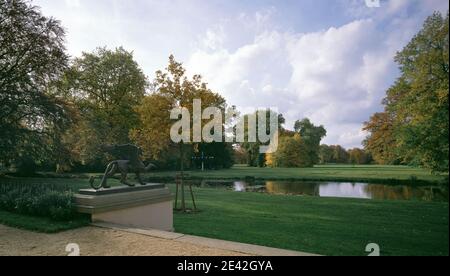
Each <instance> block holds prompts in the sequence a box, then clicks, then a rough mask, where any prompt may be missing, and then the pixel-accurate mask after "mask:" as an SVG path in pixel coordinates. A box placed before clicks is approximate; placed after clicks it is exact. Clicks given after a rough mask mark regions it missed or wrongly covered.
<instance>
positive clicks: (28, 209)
mask: <svg viewBox="0 0 450 276" xmlns="http://www.w3.org/2000/svg"><path fill="white" fill-rule="evenodd" d="M72 195H73V193H72V191H71V190H70V188H69V187H68V186H67V185H55V184H45V183H38V182H37V183H27V184H24V183H20V182H19V181H11V180H10V181H4V180H2V181H1V182H0V210H5V211H9V212H14V213H19V214H23V215H31V216H40V217H48V218H51V219H54V220H60V221H62V220H71V219H73V218H74V217H75V216H76V215H77V212H76V210H75V206H74V204H73V202H72Z"/></svg>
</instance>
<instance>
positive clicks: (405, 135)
mask: <svg viewBox="0 0 450 276" xmlns="http://www.w3.org/2000/svg"><path fill="white" fill-rule="evenodd" d="M448 21H449V15H448V13H447V16H446V18H443V16H442V15H441V14H440V13H434V14H433V15H432V16H430V17H429V18H428V19H427V20H426V21H425V23H424V25H423V28H422V30H420V31H419V33H418V34H417V35H416V36H415V37H414V38H413V39H412V40H411V42H410V43H409V44H408V45H407V46H406V47H405V48H404V49H403V50H402V51H401V52H399V53H397V55H396V58H395V61H396V62H397V63H398V64H399V66H400V72H401V76H400V77H399V78H398V80H397V81H396V83H395V84H394V85H393V86H392V87H391V88H390V89H389V90H388V91H387V96H386V98H385V99H384V102H383V103H384V105H385V111H384V112H383V113H377V114H375V115H374V116H372V118H371V120H370V121H369V122H368V123H366V125H365V129H366V130H368V131H369V132H370V135H369V137H368V138H367V140H366V149H368V150H369V151H370V152H371V153H372V154H373V156H374V159H375V160H376V161H377V162H379V163H392V162H394V161H396V160H397V159H398V160H399V161H401V162H403V163H407V164H415V165H421V166H423V167H425V168H429V169H431V170H434V171H448V166H449V163H448V156H449V144H448V134H449V113H448V106H449V102H448V91H449V87H448V85H449V52H448V46H449V37H448Z"/></svg>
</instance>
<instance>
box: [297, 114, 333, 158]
mask: <svg viewBox="0 0 450 276" xmlns="http://www.w3.org/2000/svg"><path fill="white" fill-rule="evenodd" d="M294 130H295V132H297V133H299V134H300V137H301V138H302V140H303V141H304V143H305V146H306V151H307V154H306V155H305V156H304V157H302V158H303V159H306V158H308V159H309V160H304V161H303V162H304V163H305V164H310V165H311V166H312V165H315V164H318V163H319V151H320V141H322V139H323V138H324V137H325V136H326V135H327V131H326V130H325V128H324V127H323V126H315V125H314V124H312V123H311V121H310V120H309V119H308V118H305V119H303V120H301V121H296V122H295V125H294Z"/></svg>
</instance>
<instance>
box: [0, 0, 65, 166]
mask: <svg viewBox="0 0 450 276" xmlns="http://www.w3.org/2000/svg"><path fill="white" fill-rule="evenodd" d="M64 37H65V34H64V30H63V28H62V27H61V26H60V23H59V22H58V21H57V20H55V19H53V18H47V17H45V16H43V15H42V14H41V12H40V10H39V8H37V7H34V6H31V5H30V4H29V2H28V1H22V0H16V1H5V0H1V1H0V106H1V108H0V129H1V131H0V162H3V163H10V162H14V161H17V159H21V158H25V157H26V159H32V160H35V161H39V159H41V158H42V157H43V156H46V155H47V154H48V153H49V151H51V148H50V147H49V146H48V145H51V144H52V143H53V142H54V141H53V140H54V139H53V138H54V137H55V136H54V133H55V132H61V131H62V130H63V129H64V128H66V127H67V126H68V125H69V124H70V122H71V118H70V114H71V111H70V107H69V106H68V105H67V103H66V102H65V100H64V99H63V98H62V97H61V95H59V91H57V90H52V89H50V87H51V86H52V83H53V82H55V81H56V80H57V79H59V78H60V76H61V75H62V74H63V72H64V71H65V69H66V68H67V62H68V57H67V55H66V53H65V46H64V39H65V38H64Z"/></svg>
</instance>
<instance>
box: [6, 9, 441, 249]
mask: <svg viewBox="0 0 450 276" xmlns="http://www.w3.org/2000/svg"><path fill="white" fill-rule="evenodd" d="M0 14H1V18H0V24H1V25H0V26H1V29H0V33H1V37H0V45H1V48H0V49H1V50H0V57H1V60H0V68H1V71H0V83H1V86H0V101H1V102H2V108H1V111H0V112H1V113H0V129H1V133H0V154H1V155H0V224H1V225H3V226H2V227H8V229H13V230H8V233H11V231H12V232H14V229H17V231H26V233H45V234H48V235H54V236H55V237H56V236H57V235H60V234H61V233H71V232H70V231H81V232H82V231H84V230H83V229H91V228H90V227H93V226H90V225H91V217H90V216H89V215H87V214H82V213H79V212H78V211H77V206H76V204H75V202H74V196H75V194H77V193H78V191H79V190H83V189H89V188H91V186H92V184H90V179H91V180H94V179H95V181H97V182H99V179H101V178H102V177H103V176H104V175H105V174H108V169H107V170H106V172H105V168H106V167H107V165H108V164H113V163H110V162H112V161H113V162H115V160H121V158H122V159H123V157H121V156H119V155H120V153H119V154H118V153H117V152H114V151H108V150H104V149H105V148H108V147H111V146H108V147H107V145H135V146H136V148H139V150H140V157H139V158H142V161H143V164H144V165H143V166H144V167H147V168H149V169H148V170H147V169H145V170H142V171H140V172H141V174H140V175H139V176H140V178H142V179H143V180H144V182H146V183H163V184H165V186H167V187H168V189H169V190H170V192H171V193H172V194H174V195H175V194H176V199H175V200H174V201H173V207H174V208H173V228H174V231H175V232H177V233H183V234H187V235H194V236H200V237H206V238H213V239H219V240H225V241H232V242H240V243H245V244H252V245H260V246H266V247H272V248H279V249H286V250H293V251H299V252H308V253H313V254H319V255H329V256H367V255H368V254H369V253H370V252H367V251H366V246H367V245H368V244H371V243H375V244H377V245H378V246H379V247H380V251H381V252H380V253H381V255H384V256H416V255H426V256H448V233H449V232H448V218H449V207H448V183H449V180H448V166H449V165H448V154H449V153H448V151H449V146H448V125H449V124H448V73H449V72H448V68H449V67H448V11H447V14H443V13H440V12H434V13H432V14H429V16H428V17H427V18H426V20H425V22H422V23H423V24H422V26H421V28H420V29H418V30H417V32H416V34H415V35H414V36H413V37H411V38H410V40H409V42H408V43H407V44H406V45H403V48H402V49H398V52H397V54H396V55H395V58H394V60H395V62H396V64H397V65H398V67H399V72H400V73H399V76H398V78H397V79H396V80H395V81H394V82H393V83H391V86H390V87H389V89H387V91H385V95H384V97H383V101H382V109H380V110H378V112H376V113H373V114H367V119H366V120H367V121H366V122H361V130H363V131H365V133H366V137H365V139H364V141H362V144H361V146H360V147H354V148H351V149H346V148H345V147H344V146H342V145H331V144H325V143H324V139H325V138H326V137H327V135H330V131H329V130H327V126H326V125H321V124H318V123H315V122H314V121H313V120H312V119H310V118H307V117H300V118H297V119H295V120H290V119H289V120H287V119H286V118H285V115H284V114H283V113H284V112H286V113H288V110H282V109H278V110H277V111H274V110H268V111H269V112H268V113H269V114H272V115H273V114H274V115H275V116H276V118H277V119H278V132H277V135H279V139H278V140H279V141H278V149H277V150H276V151H275V152H270V153H261V152H260V151H259V148H260V147H261V146H263V145H266V144H264V143H263V142H259V141H256V142H248V141H247V142H226V141H225V139H224V140H223V141H222V142H212V143H211V142H208V141H203V140H202V141H200V142H193V140H192V139H191V137H189V136H188V137H187V138H186V137H185V138H186V139H183V140H181V141H177V142H174V141H173V140H171V137H170V131H171V128H172V127H173V124H174V123H175V121H176V120H173V119H171V116H170V112H171V110H172V109H173V108H177V107H184V108H186V109H187V110H188V111H191V113H192V111H193V108H194V107H193V102H194V100H195V99H200V100H201V101H202V103H203V105H204V106H214V107H217V108H218V109H220V110H223V111H224V112H223V114H225V113H226V110H228V109H229V108H234V106H233V105H232V103H228V102H227V98H226V97H225V96H222V95H221V92H220V91H216V90H215V89H213V88H212V85H210V84H209V83H208V80H207V79H204V78H202V76H200V75H193V76H191V75H190V74H188V70H187V69H186V67H185V65H184V64H183V63H182V62H179V61H177V60H176V58H175V57H174V55H170V56H168V65H167V67H166V68H161V70H158V71H156V72H155V73H154V74H153V75H150V76H149V75H146V74H145V73H144V71H143V69H142V68H141V67H140V65H139V64H138V62H137V61H136V59H135V56H134V53H133V51H128V50H126V49H125V48H124V47H117V48H108V47H101V48H97V49H95V50H93V51H86V52H83V53H82V54H81V55H80V56H78V57H71V56H69V55H68V54H67V50H66V48H65V30H64V28H63V27H62V26H63V25H64V18H59V19H60V20H61V22H60V21H57V20H55V19H53V18H52V17H50V16H51V15H44V14H42V12H41V10H40V9H38V8H36V7H35V6H33V5H32V3H30V2H28V1H22V0H20V1H1V0H0ZM16 34H20V35H16ZM31 46H32V47H31ZM86 50H89V49H86ZM242 96H243V97H246V96H245V95H242ZM262 111H263V110H255V111H254V113H247V114H240V117H239V118H240V120H244V122H248V121H249V118H251V117H252V116H255V117H257V116H258V115H259V114H260V112H262ZM210 120H211V118H209V119H205V118H203V120H201V121H202V122H203V123H207V122H208V121H210ZM227 123H228V122H226V120H224V121H223V123H222V125H221V127H223V128H226V127H229V126H228V125H227ZM292 123H293V124H292ZM289 124H292V125H289ZM231 127H232V128H233V126H231ZM249 132H250V131H249V129H245V137H248V136H249ZM112 148H114V147H112ZM149 164H152V165H154V167H153V166H150V165H149ZM119 171H120V170H119V169H118V170H117V172H119ZM132 172H133V171H130V174H129V175H128V180H127V181H128V182H124V179H123V175H122V177H121V176H120V175H118V174H117V175H111V177H110V178H109V179H108V184H109V185H111V186H112V187H113V189H114V188H115V187H116V188H117V187H123V186H124V184H130V183H134V182H136V181H138V180H139V181H140V179H134V175H133V174H131V173H132ZM178 184H181V186H182V187H183V189H184V188H186V195H185V196H182V198H181V202H182V205H181V206H182V207H181V209H180V208H178V207H179V206H180V205H178V200H179V199H180V198H179V196H180V191H179V190H178V189H179V186H178ZM138 185H139V184H138ZM188 187H189V188H191V189H192V194H189V193H188V191H187V188H188ZM98 188H99V189H101V188H100V187H98ZM103 188H107V187H103ZM193 200H195V205H194V202H193ZM2 229H6V228H0V231H2ZM20 233H22V232H20ZM24 233H25V232H24ZM15 237H16V236H15ZM2 239H5V240H3V241H2ZM6 239H8V236H4V235H1V233H0V246H4V245H5V244H9V245H11V244H14V242H12V241H8V242H6ZM111 242H112V243H114V239H113V240H111ZM42 250H43V251H42ZM40 252H41V253H42V252H44V254H45V249H41V251H40ZM196 252H197V251H196ZM7 253H8V249H7V248H6V247H5V249H3V250H2V248H0V254H7ZM63 253H64V252H63ZM197 253H198V252H197ZM197 253H196V254H197ZM19 254H23V255H26V254H27V252H19ZM49 254H50V253H49ZM111 254H112V255H114V252H111ZM117 254H125V255H126V252H122V251H121V252H120V253H117ZM184 254H189V253H184ZM211 254H214V253H211Z"/></svg>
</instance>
